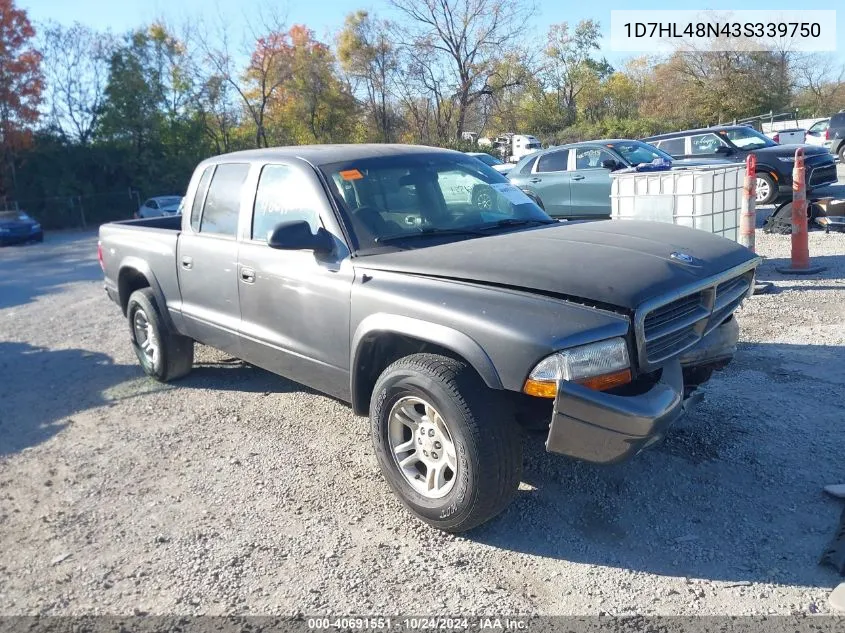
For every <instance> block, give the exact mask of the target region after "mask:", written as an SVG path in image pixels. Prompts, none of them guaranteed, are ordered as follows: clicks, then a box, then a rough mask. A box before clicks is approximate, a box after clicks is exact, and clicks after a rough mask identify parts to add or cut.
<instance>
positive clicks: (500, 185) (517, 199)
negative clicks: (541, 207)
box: [490, 182, 531, 204]
mask: <svg viewBox="0 0 845 633" xmlns="http://www.w3.org/2000/svg"><path fill="white" fill-rule="evenodd" d="M490 186H491V187H493V189H495V190H496V191H498V192H499V193H500V194H501V195H503V196H504V197H505V198H506V199H507V200H508V202H510V203H511V204H530V203H531V198H529V197H528V196H526V195H525V194H524V193H522V191H521V190H519V189H517V188H516V187H514V186H513V185H509V184H508V183H506V182H497V183H494V184H492V185H490Z"/></svg>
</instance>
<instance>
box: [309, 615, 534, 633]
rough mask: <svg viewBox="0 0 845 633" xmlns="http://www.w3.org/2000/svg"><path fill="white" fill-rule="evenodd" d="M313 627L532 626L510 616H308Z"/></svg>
mask: <svg viewBox="0 0 845 633" xmlns="http://www.w3.org/2000/svg"><path fill="white" fill-rule="evenodd" d="M307 625H308V628H309V629H311V630H341V631H360V630H368V629H371V630H385V631H386V630H408V631H421V630H439V631H467V630H473V631H524V630H526V629H527V628H528V622H527V620H524V619H520V618H509V617H502V618H496V617H477V618H462V617H459V618H440V617H407V618H403V617H397V618H386V617H385V618H378V617H369V618H364V617H361V618H356V617H325V618H308V620H307Z"/></svg>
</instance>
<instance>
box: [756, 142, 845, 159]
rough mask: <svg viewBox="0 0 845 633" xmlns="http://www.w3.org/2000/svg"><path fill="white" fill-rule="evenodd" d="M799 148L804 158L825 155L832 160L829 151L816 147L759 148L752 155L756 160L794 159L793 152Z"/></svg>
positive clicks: (779, 146)
mask: <svg viewBox="0 0 845 633" xmlns="http://www.w3.org/2000/svg"><path fill="white" fill-rule="evenodd" d="M799 147H801V148H803V149H804V156H805V157H806V158H809V157H810V156H819V155H821V154H826V155H828V156H830V158H831V160H833V155H832V154H831V153H830V150H828V149H827V148H826V147H820V146H818V145H776V146H775V147H761V148H760V149H755V150H752V153H754V154H757V157H758V158H768V157H772V158H794V157H795V150H796V149H798V148H799Z"/></svg>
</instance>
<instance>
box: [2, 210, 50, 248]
mask: <svg viewBox="0 0 845 633" xmlns="http://www.w3.org/2000/svg"><path fill="white" fill-rule="evenodd" d="M43 241H44V231H43V230H42V229H41V225H40V224H39V223H38V221H37V220H34V219H33V218H31V217H30V216H29V214H27V212H26V211H0V246H5V245H7V244H20V243H22V242H43Z"/></svg>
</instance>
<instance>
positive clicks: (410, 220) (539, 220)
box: [99, 145, 760, 532]
mask: <svg viewBox="0 0 845 633" xmlns="http://www.w3.org/2000/svg"><path fill="white" fill-rule="evenodd" d="M99 257H100V263H101V265H102V267H103V270H104V272H105V289H106V292H107V293H108V296H109V297H111V299H112V300H114V301H115V302H116V303H117V304H118V305H119V306H120V309H121V310H122V311H123V314H124V315H125V316H126V318H127V320H128V323H129V334H130V340H131V342H132V345H133V347H134V349H135V351H136V353H137V356H138V359H139V361H140V363H141V365H142V367H143V369H144V371H145V372H146V373H147V374H148V375H150V376H152V377H153V378H155V379H157V380H161V381H169V380H174V379H177V378H179V377H181V376H184V375H185V374H187V373H188V372H189V371H190V370H191V366H192V363H193V353H194V352H193V350H194V342H195V341H196V342H200V343H203V344H206V345H210V346H212V347H215V348H218V349H220V350H224V351H226V352H228V353H229V354H232V355H234V356H236V357H238V358H242V359H244V360H245V361H247V362H249V363H251V364H253V365H256V366H258V367H263V368H265V369H267V370H269V371H271V372H275V373H277V374H281V375H283V376H286V377H288V378H290V379H292V380H295V381H297V382H299V383H301V384H304V385H307V386H309V387H312V388H314V389H317V390H319V391H321V392H324V393H327V394H330V395H332V396H334V397H336V398H339V399H342V400H344V401H346V402H350V403H351V405H352V409H353V411H354V412H355V414H357V415H369V417H370V427H371V435H372V440H373V443H374V446H375V452H376V455H377V459H378V462H379V465H380V467H381V469H382V472H383V473H384V476H385V479H386V480H387V482H388V483H389V484H390V486H391V487H392V488H393V490H394V491H395V492H396V494H397V495H398V496H399V497H400V499H401V500H402V501H403V502H404V503H405V505H406V506H407V507H408V508H409V509H410V510H411V511H412V512H413V513H414V514H415V515H417V516H418V517H419V518H421V519H422V520H423V521H425V522H427V523H429V524H430V525H433V526H435V527H437V528H440V529H443V530H447V531H452V532H460V531H463V530H467V529H470V528H472V527H474V526H477V525H479V524H481V523H483V522H484V521H487V520H488V519H490V518H491V517H493V516H495V515H496V514H497V513H499V512H500V511H501V510H502V509H503V508H504V507H505V506H506V505H507V503H508V502H509V501H510V499H511V498H512V497H513V495H514V493H515V491H516V490H517V487H518V485H519V481H520V475H521V469H522V441H521V428H523V427H535V428H536V427H538V426H540V427H542V428H545V429H547V430H548V439H547V441H546V447H547V449H548V450H549V451H550V452H553V453H559V454H562V455H567V456H570V457H573V458H577V459H581V460H586V461H590V462H599V463H612V462H618V461H621V460H624V459H626V458H628V457H631V456H633V455H634V454H636V453H637V452H639V451H641V450H642V449H643V448H645V447H647V446H648V445H650V444H653V443H654V442H656V441H658V440H659V439H660V438H661V437H662V436H663V434H664V433H665V431H666V429H667V427H668V426H669V425H670V424H672V423H673V422H674V421H675V420H676V419H677V418H678V417H679V416H680V415H682V413H683V411H684V409H685V407H686V403H687V402H689V399H688V398H689V396H690V395H691V393H692V392H693V391H694V389H695V388H696V387H697V386H698V385H700V384H701V383H703V382H704V381H706V380H707V379H708V378H709V377H710V374H711V373H712V371H713V370H714V369H719V368H721V367H723V366H724V365H725V364H727V363H728V362H729V361H730V359H731V358H732V356H733V354H734V351H735V348H736V341H737V337H738V326H737V323H736V321H735V319H734V317H733V313H734V311H735V310H736V309H737V308H738V307H739V305H740V303H741V302H742V301H743V299H744V298H745V297H746V296H747V295H748V294H749V292H750V290H751V288H752V286H753V277H754V271H755V268H756V266H757V265H758V263H759V261H760V260H759V258H758V257H756V256H755V255H754V254H753V253H752V252H751V251H749V250H747V249H745V248H743V247H741V246H739V245H737V244H736V243H734V242H731V241H728V240H726V239H723V238H721V237H716V236H714V235H711V234H708V233H705V232H702V231H695V230H692V229H686V228H681V227H676V226H672V225H667V224H658V223H648V222H634V221H629V222H613V221H602V222H588V223H565V222H555V221H553V220H552V219H550V218H549V217H548V216H547V215H546V214H545V213H544V212H543V211H542V210H541V209H540V208H539V207H537V206H536V205H535V204H534V203H533V202H532V201H531V200H530V199H529V198H528V197H526V195H525V194H524V193H522V192H521V191H520V190H519V189H517V188H515V187H514V186H513V185H511V184H509V183H508V181H507V180H506V179H505V177H504V176H502V175H501V174H499V173H498V172H496V171H495V170H493V169H491V168H490V167H488V166H487V165H485V164H483V163H482V162H480V161H478V160H476V159H475V158H472V157H470V156H466V155H463V154H460V153H458V152H451V151H447V150H439V149H433V148H426V147H413V146H399V145H355V146H314V147H292V148H276V149H268V150H256V151H249V152H240V153H234V154H228V155H225V156H219V157H216V158H213V159H210V160H207V161H205V162H203V163H201V164H200V165H199V167H197V170H196V172H195V173H194V176H193V178H192V179H191V182H190V184H189V186H188V190H187V197H186V198H185V201H184V212H183V214H182V216H181V217H179V216H177V217H164V218H151V219H147V220H131V221H126V222H114V223H110V224H105V225H103V226H102V227H101V229H100V244H99Z"/></svg>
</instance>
